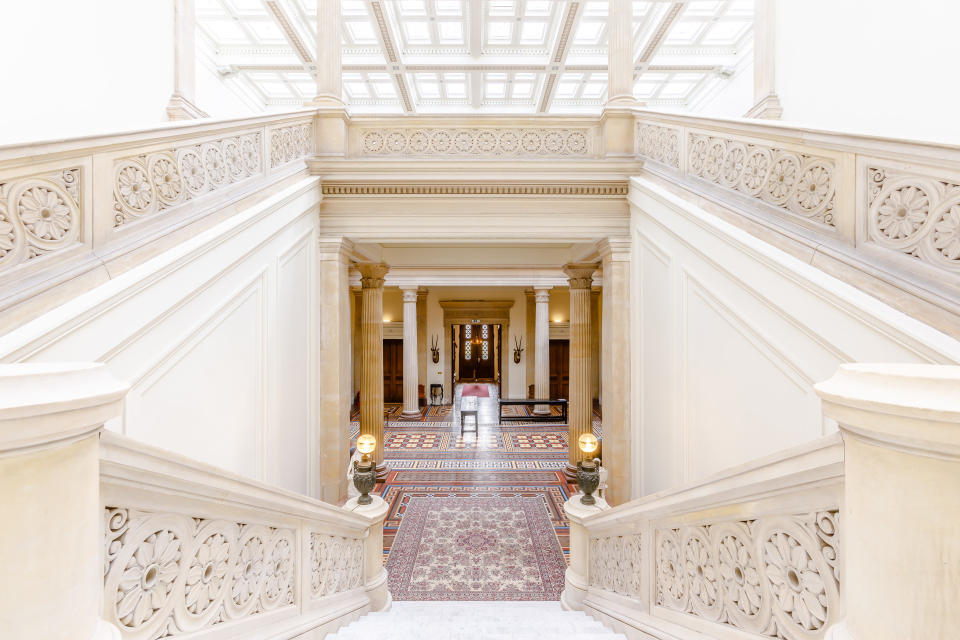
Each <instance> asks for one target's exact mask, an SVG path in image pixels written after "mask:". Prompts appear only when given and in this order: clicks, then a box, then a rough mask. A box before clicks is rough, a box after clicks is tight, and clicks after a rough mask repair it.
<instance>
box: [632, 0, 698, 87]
mask: <svg viewBox="0 0 960 640" xmlns="http://www.w3.org/2000/svg"><path fill="white" fill-rule="evenodd" d="M686 7H687V3H686V2H674V3H673V4H672V5H670V7H669V8H668V9H667V12H666V13H665V14H663V17H662V18H660V23H659V24H658V25H657V28H656V29H655V30H654V32H653V34H652V35H651V36H650V39H649V40H648V41H647V44H646V45H645V46H644V47H643V50H642V51H640V53H639V54H638V55H637V58H636V60H634V63H633V67H634V69H635V70H636V69H638V68H639V69H646V67H648V66H649V65H650V61H651V60H652V59H653V57H654V56H655V55H657V51H659V49H660V45H662V44H663V42H664V40H666V39H667V35H668V34H669V33H670V29H671V28H672V27H673V25H674V23H676V21H677V19H678V18H679V17H680V14H681V13H683V10H684V9H685V8H686ZM640 73H642V71H641V72H640ZM640 73H638V72H637V71H634V74H633V77H634V80H636V78H637V76H638V75H640Z"/></svg>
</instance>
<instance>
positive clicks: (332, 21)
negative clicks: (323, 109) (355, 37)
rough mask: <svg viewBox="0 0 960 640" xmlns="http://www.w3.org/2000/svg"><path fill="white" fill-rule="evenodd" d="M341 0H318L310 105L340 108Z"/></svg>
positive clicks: (341, 100)
mask: <svg viewBox="0 0 960 640" xmlns="http://www.w3.org/2000/svg"><path fill="white" fill-rule="evenodd" d="M340 43H341V37H340V3H339V2H331V1H330V0H317V95H316V97H315V98H314V99H313V102H312V103H311V104H312V105H315V106H328V107H342V106H343V91H342V88H341V79H340V74H341V64H340Z"/></svg>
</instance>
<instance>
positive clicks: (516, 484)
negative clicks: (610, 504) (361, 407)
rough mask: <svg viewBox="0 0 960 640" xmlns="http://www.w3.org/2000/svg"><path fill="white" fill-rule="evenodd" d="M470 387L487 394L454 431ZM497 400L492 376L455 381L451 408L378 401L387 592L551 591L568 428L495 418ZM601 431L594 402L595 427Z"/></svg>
mask: <svg viewBox="0 0 960 640" xmlns="http://www.w3.org/2000/svg"><path fill="white" fill-rule="evenodd" d="M471 387H475V388H479V389H481V390H486V392H487V394H488V395H487V396H486V397H482V396H480V397H477V418H478V420H477V422H478V424H477V431H476V432H473V431H471V430H470V429H471V428H472V427H473V424H472V419H470V418H468V420H467V425H466V426H467V429H468V430H467V431H465V432H463V433H461V422H462V419H461V415H460V406H461V400H462V395H463V392H464V388H467V390H468V391H467V392H468V395H469V394H470V391H471V389H470V388H471ZM481 393H482V391H481ZM497 399H498V396H497V386H496V385H493V384H481V385H461V384H458V385H457V386H456V389H455V395H454V400H453V404H452V405H441V406H427V407H422V408H421V412H420V418H419V419H410V418H403V419H401V418H400V411H401V408H402V407H401V406H400V405H386V407H385V414H386V422H385V427H384V459H385V461H386V464H387V466H388V467H389V473H388V475H387V478H386V480H385V482H383V483H382V484H379V485H378V486H377V492H378V493H380V495H382V497H383V498H384V499H385V500H386V501H387V503H388V504H389V512H388V514H387V518H386V520H385V521H384V556H385V560H386V562H387V569H388V572H389V573H390V581H391V593H393V595H394V598H395V599H397V600H555V599H558V598H559V595H560V590H561V589H562V584H563V569H565V567H566V555H567V553H568V552H569V528H568V527H569V525H568V522H567V520H566V518H565V516H564V513H563V503H564V501H565V500H566V499H567V498H568V497H569V496H570V495H572V494H575V493H576V485H570V484H568V483H567V482H566V480H565V479H564V475H563V469H564V466H565V465H566V461H567V458H568V455H567V435H568V434H567V426H566V425H565V424H564V423H562V422H561V421H560V418H559V416H557V418H556V420H555V421H554V420H549V421H542V422H541V421H531V420H516V421H509V422H505V423H504V424H503V425H500V424H498V414H497V411H498V407H497ZM508 409H510V410H512V413H513V415H517V416H524V415H529V411H528V410H527V408H526V407H516V408H514V407H509V408H508ZM552 409H553V410H554V412H555V413H557V414H559V408H557V407H553V408H552ZM354 420H355V421H354V423H353V424H352V433H351V437H352V438H356V435H357V430H358V428H359V424H358V423H357V422H356V416H354ZM600 429H601V425H600V415H599V411H598V410H597V411H595V413H594V431H595V432H596V433H597V435H598V436H599V435H600ZM405 517H406V520H405Z"/></svg>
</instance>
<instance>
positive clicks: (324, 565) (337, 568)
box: [310, 533, 363, 598]
mask: <svg viewBox="0 0 960 640" xmlns="http://www.w3.org/2000/svg"><path fill="white" fill-rule="evenodd" d="M361 584H363V540H360V539H359V538H344V537H342V536H332V535H325V534H321V533H313V534H311V535H310V592H311V594H312V595H313V597H314V598H322V597H324V596H329V595H333V594H334V593H340V592H341V591H349V590H350V589H355V588H357V587H359V586H360V585H361Z"/></svg>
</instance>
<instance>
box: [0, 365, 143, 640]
mask: <svg viewBox="0 0 960 640" xmlns="http://www.w3.org/2000/svg"><path fill="white" fill-rule="evenodd" d="M126 389H127V387H126V385H125V384H124V383H122V382H120V381H118V380H116V379H115V378H113V377H112V376H110V374H109V373H107V371H106V368H105V367H104V366H103V365H100V364H18V365H0V514H2V516H0V520H2V522H3V526H2V527H0V567H2V569H0V629H2V630H3V631H2V634H0V635H3V637H4V638H6V639H9V640H28V639H29V640H33V639H34V638H44V639H49V640H76V639H80V640H87V639H88V638H90V639H103V640H105V639H107V638H113V637H115V635H114V634H115V633H116V630H115V629H112V628H111V627H110V626H109V625H106V624H103V623H102V622H101V621H100V618H99V612H100V608H101V607H100V581H101V577H100V576H101V566H102V565H101V564H100V562H99V561H98V558H99V549H100V548H101V541H100V540H101V538H100V527H101V520H100V517H99V513H98V511H99V510H98V486H99V478H98V475H97V468H98V464H99V463H98V448H99V437H98V436H99V433H100V430H101V429H102V428H103V424H104V422H105V421H107V420H109V419H110V418H113V417H115V416H117V415H119V414H120V412H121V410H122V403H123V396H124V394H125V393H126Z"/></svg>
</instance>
